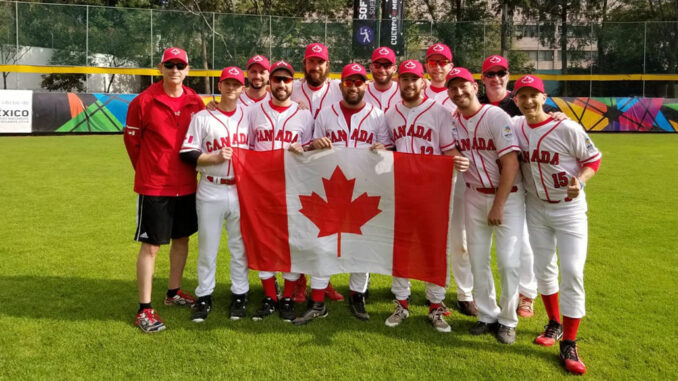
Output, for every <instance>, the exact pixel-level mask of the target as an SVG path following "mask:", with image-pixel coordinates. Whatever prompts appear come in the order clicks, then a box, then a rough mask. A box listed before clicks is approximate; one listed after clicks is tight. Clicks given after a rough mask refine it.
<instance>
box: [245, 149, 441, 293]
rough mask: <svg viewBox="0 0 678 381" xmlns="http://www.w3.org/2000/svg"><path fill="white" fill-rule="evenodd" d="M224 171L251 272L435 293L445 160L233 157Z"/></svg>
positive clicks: (365, 153) (332, 153) (282, 154)
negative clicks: (427, 288)
mask: <svg viewBox="0 0 678 381" xmlns="http://www.w3.org/2000/svg"><path fill="white" fill-rule="evenodd" d="M233 164H234V166H235V172H236V184H237V187H238V197H239V199H240V224H241V230H242V236H243V240H244V243H245V249H246V251H247V259H248V262H249V267H250V268H251V269H253V270H264V271H291V272H298V273H305V274H316V275H331V274H337V273H350V272H371V273H379V274H385V275H393V276H398V277H403V278H412V279H419V280H423V281H427V282H431V283H435V284H438V285H441V286H444V285H445V280H446V277H447V269H448V258H447V255H446V248H447V232H448V222H449V220H450V219H449V216H450V212H451V210H450V207H449V206H450V200H451V197H452V186H451V185H452V176H453V173H454V165H453V161H452V158H451V157H446V156H424V155H413V154H406V153H396V152H391V151H370V150H367V149H364V150H363V149H350V150H345V149H342V150H323V151H317V152H313V151H312V152H309V153H305V154H303V155H297V154H293V153H290V152H288V151H286V150H273V151H248V150H238V152H236V154H235V155H234V160H233Z"/></svg>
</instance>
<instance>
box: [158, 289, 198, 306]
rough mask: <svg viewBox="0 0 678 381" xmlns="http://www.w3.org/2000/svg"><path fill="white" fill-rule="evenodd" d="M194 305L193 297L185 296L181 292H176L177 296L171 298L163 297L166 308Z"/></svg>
mask: <svg viewBox="0 0 678 381" xmlns="http://www.w3.org/2000/svg"><path fill="white" fill-rule="evenodd" d="M194 304H195V297H194V296H193V295H191V294H186V293H184V292H183V291H181V290H179V291H177V294H176V295H174V296H173V297H171V298H170V297H168V296H165V305H166V306H172V305H174V306H188V307H193V305H194Z"/></svg>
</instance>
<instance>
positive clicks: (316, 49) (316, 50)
mask: <svg viewBox="0 0 678 381" xmlns="http://www.w3.org/2000/svg"><path fill="white" fill-rule="evenodd" d="M311 50H313V51H314V52H316V53H320V52H322V51H323V48H322V46H320V45H314V46H313V47H312V48H311Z"/></svg>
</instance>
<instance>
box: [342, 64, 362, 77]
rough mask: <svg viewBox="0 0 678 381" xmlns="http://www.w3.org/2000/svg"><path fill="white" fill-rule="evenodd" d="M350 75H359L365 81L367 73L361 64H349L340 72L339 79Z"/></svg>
mask: <svg viewBox="0 0 678 381" xmlns="http://www.w3.org/2000/svg"><path fill="white" fill-rule="evenodd" d="M352 75H359V76H361V77H363V79H365V80H367V71H366V70H365V68H364V67H363V65H361V64H357V63H350V64H348V65H346V66H344V70H342V71H341V79H345V78H348V77H350V76H352Z"/></svg>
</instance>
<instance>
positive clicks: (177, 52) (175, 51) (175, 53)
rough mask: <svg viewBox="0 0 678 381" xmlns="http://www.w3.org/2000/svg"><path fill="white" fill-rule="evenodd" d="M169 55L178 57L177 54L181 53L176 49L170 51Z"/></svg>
mask: <svg viewBox="0 0 678 381" xmlns="http://www.w3.org/2000/svg"><path fill="white" fill-rule="evenodd" d="M170 53H172V54H174V55H175V56H176V55H178V54H179V53H181V51H180V50H179V49H177V48H174V49H172V50H170Z"/></svg>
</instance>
